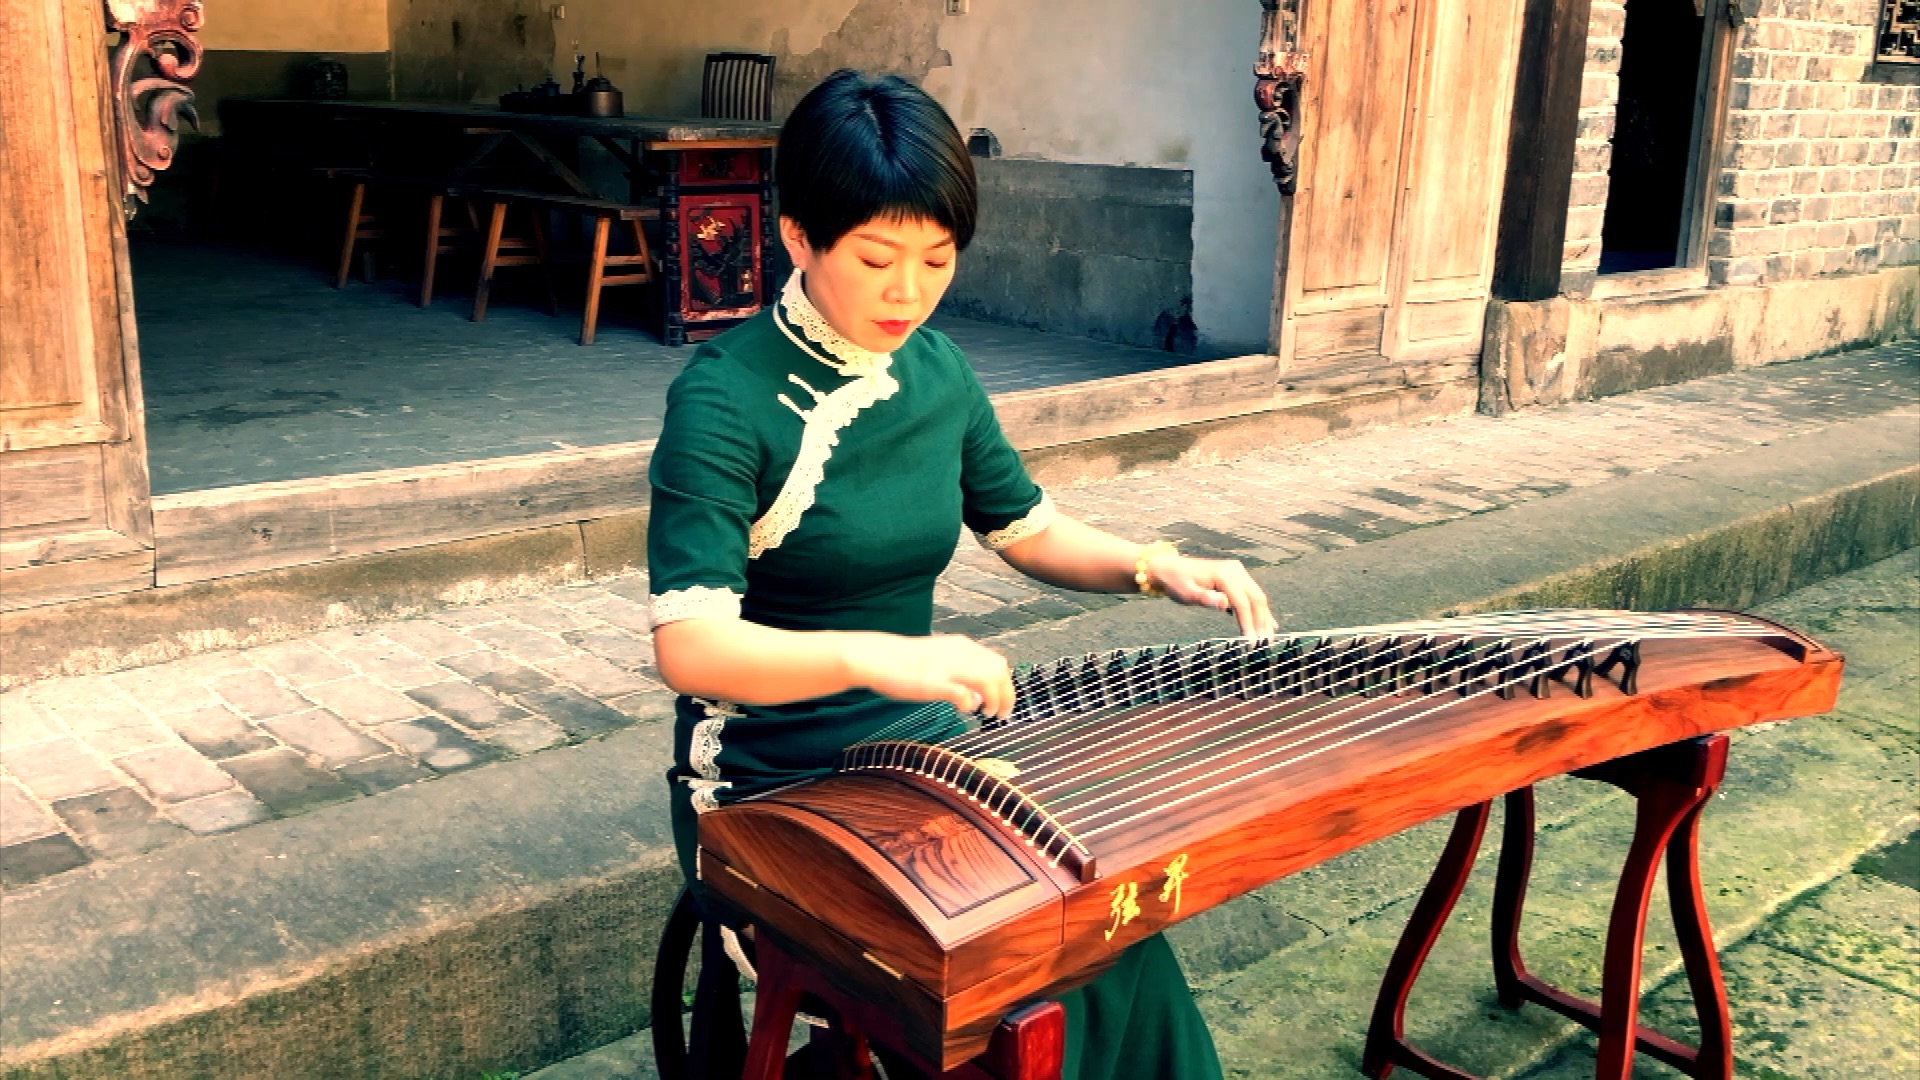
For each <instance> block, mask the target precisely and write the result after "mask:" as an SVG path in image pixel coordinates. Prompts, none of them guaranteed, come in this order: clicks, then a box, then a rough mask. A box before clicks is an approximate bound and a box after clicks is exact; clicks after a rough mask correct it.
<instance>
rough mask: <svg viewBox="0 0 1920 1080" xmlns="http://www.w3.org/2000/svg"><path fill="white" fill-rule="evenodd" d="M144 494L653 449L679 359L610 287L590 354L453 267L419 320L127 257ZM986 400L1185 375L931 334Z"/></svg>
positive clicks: (294, 269) (413, 312)
mask: <svg viewBox="0 0 1920 1080" xmlns="http://www.w3.org/2000/svg"><path fill="white" fill-rule="evenodd" d="M133 263H134V291H135V294H136V296H137V298H138V301H139V311H140V352H141V363H142V366H143V372H142V374H143V378H144V382H145V394H146V407H147V441H148V446H149V450H150V458H151V461H152V466H153V489H154V492H155V493H156V494H163V495H164V494H169V493H173V492H180V491H197V490H201V489H205V488H215V487H227V486H230V485H234V484H251V483H259V482H262V481H268V480H295V479H303V478H308V477H315V476H331V475H335V474H340V473H354V472H368V471H372V470H375V469H392V468H401V467H406V466H413V465H433V464H440V463H444V462H450V461H466V460H470V459H476V458H487V457H502V456H508V455H513V454H532V453H539V452H541V451H547V450H556V449H567V448H570V447H578V446H601V445H606V444H608V443H621V442H632V441H635V440H639V439H651V438H653V437H654V436H655V435H658V434H659V433H660V418H661V415H662V412H663V410H664V408H665V405H666V391H667V384H668V383H670V382H671V381H673V377H674V376H675V375H676V374H678V373H679V371H680V367H681V365H682V364H684V363H686V360H687V357H688V356H690V355H691V354H692V350H691V349H687V348H680V349H670V348H667V347H666V346H664V345H661V344H660V343H659V342H658V341H656V340H655V339H654V338H653V336H652V334H651V331H643V330H640V329H637V328H636V319H635V317H634V315H633V314H631V312H630V310H629V302H630V301H631V300H632V298H633V297H632V294H631V292H630V291H629V292H628V293H627V294H626V295H622V294H621V293H620V292H619V291H616V292H614V293H609V294H608V298H609V302H610V304H611V305H612V306H611V307H610V308H609V309H608V313H607V314H606V315H605V316H604V317H603V321H602V323H601V326H600V333H599V339H598V342H597V343H596V344H595V345H593V346H591V347H587V348H582V347H581V346H580V345H578V344H576V343H575V340H574V337H575V335H576V334H577V333H578V332H579V328H580V324H579V321H578V316H577V313H576V312H574V311H571V310H568V309H566V308H565V307H564V305H563V308H562V316H561V317H560V318H557V319H553V318H548V317H547V316H546V315H545V314H543V313H541V312H540V311H539V310H537V309H536V308H534V307H532V306H530V305H529V304H528V303H527V302H526V300H525V297H524V296H523V295H522V294H521V293H519V292H516V291H514V289H513V281H512V280H503V286H504V287H505V288H506V289H507V290H508V291H506V292H505V293H504V295H503V296H502V298H501V299H500V300H499V302H497V303H495V304H494V305H493V306H492V307H491V308H490V310H489V312H488V314H487V321H486V322H484V323H472V322H469V321H468V320H467V317H466V316H467V312H468V310H469V308H470V305H471V303H472V300H471V296H470V290H464V289H463V288H462V284H463V282H462V280H461V279H460V278H459V276H458V273H454V274H451V275H450V276H448V277H447V278H446V279H445V280H446V282H447V285H448V288H445V289H443V290H442V292H443V295H442V296H441V297H440V298H439V299H437V300H436V301H435V302H434V304H433V307H432V308H431V309H430V310H427V311H422V310H420V309H419V308H417V307H415V306H413V300H414V297H415V294H416V290H417V288H418V286H417V285H415V284H413V283H411V282H409V281H404V280H399V279H387V280H381V281H376V282H374V283H371V284H367V283H362V282H360V281H358V280H357V279H356V280H354V281H352V282H350V283H349V284H348V286H347V287H346V288H345V289H343V290H340V291H337V292H336V291H335V290H333V289H332V288H329V287H328V285H329V284H330V283H329V282H328V281H327V278H326V272H325V271H323V270H322V269H321V268H320V267H319V266H317V265H313V264H308V263H304V262H300V261H297V260H290V259H286V258H280V257H275V256H271V255H265V254H260V253H256V252H250V251H246V250H241V249H234V248H222V247H209V246H205V245H197V244H184V243H171V242H164V241H157V240H152V239H145V240H143V241H140V242H136V243H135V244H134V247H133ZM935 325H936V326H938V327H940V328H941V329H943V330H945V331H946V332H947V333H949V334H951V335H952V336H953V338H954V340H955V341H956V342H958V343H959V344H960V346H961V348H963V349H964V350H966V352H967V355H968V357H969V358H970V359H971V360H972V361H973V363H974V367H975V369H976V370H978V371H979V373H980V379H981V382H982V383H984V384H985V385H986V387H987V389H988V391H989V392H992V393H999V392H1001V391H1007V390H1024V389H1030V388H1034V387H1042V386H1057V385H1060V384H1063V383H1070V382H1079V381H1083V380H1087V379H1098V378H1105V377H1108V376H1112V375H1126V374H1133V373H1137V372H1142V371H1153V370H1158V369H1160V368H1166V367H1171V366H1177V365H1179V364H1184V363H1191V362H1193V361H1195V360H1199V359H1206V358H1207V357H1200V356H1175V355H1172V354H1169V353H1164V352H1156V351H1153V350H1150V349H1138V348H1131V347H1128V346H1122V345H1112V344H1108V343H1106V342H1098V341H1090V340H1086V339H1083V338H1074V337H1065V336H1062V335H1059V334H1042V333H1035V332H1033V331H1029V330H1016V329H1011V328H1008V327H1003V326H995V325H992V324H990V323H983V322H976V321H974V320H971V319H947V318H939V319H936V320H935Z"/></svg>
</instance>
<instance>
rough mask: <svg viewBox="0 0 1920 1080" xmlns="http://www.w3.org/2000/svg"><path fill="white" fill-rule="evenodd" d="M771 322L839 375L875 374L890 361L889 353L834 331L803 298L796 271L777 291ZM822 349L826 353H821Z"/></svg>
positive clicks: (802, 289)
mask: <svg viewBox="0 0 1920 1080" xmlns="http://www.w3.org/2000/svg"><path fill="white" fill-rule="evenodd" d="M783 316H784V318H783ZM773 321H774V323H775V324H776V325H778V326H779V327H780V332H781V333H783V334H785V335H787V339H788V340H789V341H792V342H793V343H794V344H795V345H798V346H799V347H800V349H801V350H802V351H803V352H806V353H809V354H811V355H812V356H813V358H814V359H816V360H818V361H820V362H821V363H823V364H825V365H827V366H828V367H830V368H832V369H833V370H835V371H837V372H839V373H840V374H842V375H872V374H876V373H878V372H882V371H885V370H887V365H888V364H890V363H892V362H893V354H892V353H883V352H874V351H873V350H872V349H863V348H861V347H860V346H858V345H855V344H854V343H853V342H851V341H849V340H847V338H846V337H845V336H844V335H842V334H841V333H840V331H838V330H835V329H834V328H833V326H832V324H830V323H828V322H827V317H826V316H825V315H822V314H820V309H819V308H816V307H814V306H813V301H811V300H809V299H807V291H806V289H804V288H803V287H802V286H801V284H800V272H799V271H797V270H796V271H794V273H793V275H792V276H791V277H789V278H787V284H786V287H785V288H783V289H781V290H780V303H779V305H778V306H777V307H775V308H774V312H773ZM789 324H791V325H789ZM795 328H797V329H798V330H799V331H800V334H804V335H805V336H806V338H807V340H806V341H802V340H800V336H799V335H796V334H795V333H794V332H793V331H794V329H795ZM822 352H825V354H826V355H824V356H823V355H821V353H822Z"/></svg>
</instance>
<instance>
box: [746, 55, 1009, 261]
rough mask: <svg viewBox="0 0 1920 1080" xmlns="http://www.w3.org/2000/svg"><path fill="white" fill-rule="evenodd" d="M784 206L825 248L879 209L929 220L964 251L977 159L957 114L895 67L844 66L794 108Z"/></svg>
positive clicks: (781, 177)
mask: <svg viewBox="0 0 1920 1080" xmlns="http://www.w3.org/2000/svg"><path fill="white" fill-rule="evenodd" d="M773 173H774V183H775V185H776V186H777V187H778V188H779V191H780V212H781V213H782V214H783V215H785V216H787V217H790V218H792V219H794V220H795V221H796V222H798V223H799V224H800V229H801V231H802V232H804V233H805V234H806V237H807V243H808V244H809V245H810V246H812V248H813V249H814V250H815V251H825V250H827V249H828V248H831V247H833V246H834V245H835V244H837V243H839V242H840V239H841V238H842V237H844V236H846V235H847V234H848V233H850V232H852V231H853V230H854V229H856V228H858V227H860V226H861V225H863V224H865V223H866V222H869V221H872V220H873V219H875V218H878V217H890V218H906V219H915V218H917V219H923V220H927V221H932V222H935V223H937V224H939V225H941V226H943V227H945V228H946V230H947V231H948V232H949V233H952V234H953V243H954V247H955V248H956V249H957V250H965V249H966V246H967V244H968V243H970V242H971V241H972V240H973V228H974V222H975V221H976V220H977V219H978V217H979V210H980V189H979V184H978V182H977V181H975V179H974V176H973V159H972V158H971V157H970V156H968V154H967V144H966V140H964V139H962V138H961V137H960V131H959V129H958V128H956V127H954V126H953V118H952V117H950V116H948V115H947V110H945V109H943V108H941V107H940V103H939V102H937V101H935V100H933V98H931V97H929V96H928V95H927V92H926V91H925V90H922V89H920V88H919V87H917V86H915V85H913V84H912V83H910V82H908V81H907V80H905V79H902V78H900V77H899V76H897V75H881V76H874V75H867V74H864V73H862V72H858V71H851V70H841V71H836V72H834V73H833V74H831V75H829V76H827V77H826V79H825V80H824V81H822V82H821V83H820V85H818V86H816V87H814V88H813V89H812V90H809V91H807V96H806V97H803V98H801V99H800V104H798V105H796V106H794V109H793V113H792V114H791V115H789V116H788V117H787V122H786V124H785V125H783V126H782V127H781V129H780V145H779V148H778V150H777V151H776V152H775V158H774V170H773Z"/></svg>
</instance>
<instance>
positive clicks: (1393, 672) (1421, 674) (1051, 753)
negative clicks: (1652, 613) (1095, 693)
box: [949, 635, 1644, 793]
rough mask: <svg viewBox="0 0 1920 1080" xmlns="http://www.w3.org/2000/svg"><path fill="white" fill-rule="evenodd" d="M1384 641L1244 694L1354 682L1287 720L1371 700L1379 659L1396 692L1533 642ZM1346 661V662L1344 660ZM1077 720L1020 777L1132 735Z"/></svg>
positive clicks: (1159, 723)
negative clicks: (1294, 684)
mask: <svg viewBox="0 0 1920 1080" xmlns="http://www.w3.org/2000/svg"><path fill="white" fill-rule="evenodd" d="M1643 636H1644V635H1643ZM1383 641H1384V642H1385V644H1384V645H1381V647H1380V648H1374V647H1373V646H1374V645H1375V644H1379V643H1366V644H1367V645H1368V648H1366V649H1354V648H1348V647H1346V646H1345V644H1344V643H1342V644H1341V645H1337V646H1335V647H1334V648H1333V649H1332V650H1331V652H1332V654H1333V655H1332V657H1331V659H1336V660H1344V661H1345V662H1342V663H1337V664H1335V665H1334V666H1332V667H1325V666H1324V665H1320V666H1314V665H1303V670H1301V671H1298V672H1280V673H1273V672H1269V673H1268V675H1267V676H1266V677H1265V678H1264V679H1256V680H1250V681H1249V682H1248V683H1247V685H1246V690H1247V693H1246V694H1245V695H1244V696H1245V697H1248V698H1252V697H1257V696H1260V695H1262V694H1263V692H1264V691H1266V690H1268V689H1271V688H1272V687H1273V686H1275V685H1276V684H1278V683H1279V682H1280V681H1281V680H1283V679H1284V680H1287V681H1289V682H1291V681H1294V680H1296V679H1299V678H1306V679H1312V680H1318V681H1324V682H1326V683H1327V684H1329V685H1332V686H1340V685H1345V684H1353V685H1354V687H1355V689H1354V690H1353V691H1352V692H1349V693H1346V694H1335V695H1334V696H1333V697H1332V698H1330V699H1315V700H1312V701H1307V702H1303V707H1302V708H1300V709H1298V710H1296V711H1294V712H1292V713H1284V714H1282V715H1281V717H1279V719H1288V718H1292V717H1296V716H1299V715H1302V714H1303V713H1306V712H1310V711H1313V710H1317V709H1323V708H1325V707H1326V706H1327V704H1328V703H1329V701H1340V700H1346V699H1347V698H1350V697H1352V696H1354V695H1355V694H1358V695H1362V696H1371V695H1372V694H1374V693H1376V692H1378V691H1380V690H1381V689H1382V685H1381V683H1380V682H1378V681H1369V680H1368V679H1366V678H1365V677H1364V676H1367V675H1370V674H1375V672H1374V669H1373V666H1372V665H1377V664H1378V663H1379V662H1381V661H1383V660H1384V661H1385V662H1386V664H1387V667H1388V669H1390V672H1389V673H1388V674H1387V675H1386V679H1385V681H1386V682H1387V683H1389V684H1391V689H1393V690H1395V691H1397V690H1398V689H1401V688H1402V687H1407V686H1411V685H1413V684H1418V683H1421V682H1424V681H1427V679H1426V678H1425V676H1430V675H1432V674H1433V673H1434V672H1435V671H1437V670H1438V669H1440V668H1442V667H1448V668H1453V667H1458V668H1461V669H1466V670H1467V672H1468V674H1469V675H1471V674H1472V670H1471V669H1473V668H1475V667H1476V666H1478V665H1479V664H1481V663H1482V662H1484V661H1485V660H1486V659H1488V658H1490V657H1493V656H1498V655H1501V654H1503V653H1504V652H1505V651H1506V650H1509V649H1512V648H1514V647H1516V646H1529V645H1531V644H1532V643H1531V642H1527V641H1525V640H1521V639H1515V638H1510V637H1509V638H1498V639H1489V640H1484V641H1479V642H1470V641H1461V640H1460V639H1454V640H1445V639H1438V638H1433V637H1428V638H1425V639H1422V640H1421V641H1420V643H1419V645H1418V646H1416V647H1415V648H1414V649H1413V651H1412V652H1406V651H1404V648H1405V646H1404V645H1403V644H1402V643H1401V639H1397V638H1386V639H1383ZM1459 648H1466V649H1467V652H1466V653H1465V654H1461V653H1459V652H1458V651H1456V650H1457V649H1459ZM1435 654H1440V656H1439V659H1437V660H1434V661H1433V662H1432V663H1428V664H1422V663H1420V661H1422V660H1423V659H1424V658H1427V657H1431V656H1434V655H1435ZM1349 657H1350V659H1348V658H1349ZM1482 677H1484V676H1482ZM1469 681H1471V680H1469ZM1236 696H1238V695H1236ZM1213 704H1214V703H1213V702H1207V703H1206V705H1207V706H1212V705H1213ZM1188 711H1189V712H1190V713H1193V714H1194V715H1193V718H1192V719H1190V720H1188V721H1187V722H1186V723H1183V724H1178V725H1174V726H1173V727H1172V728H1167V727H1165V725H1166V722H1167V721H1168V720H1171V719H1176V718H1178V717H1179V716H1180V715H1181V714H1180V713H1173V714H1168V715H1165V716H1156V717H1153V718H1151V720H1148V721H1147V722H1148V723H1151V724H1153V725H1155V726H1156V727H1159V728H1160V729H1161V730H1159V731H1157V732H1156V735H1159V736H1161V737H1163V738H1164V737H1165V736H1169V735H1171V734H1173V733H1174V732H1175V731H1179V730H1184V729H1186V728H1191V727H1193V726H1195V725H1197V724H1201V723H1204V722H1206V721H1208V720H1210V719H1212V718H1213V713H1212V712H1211V711H1209V710H1208V709H1207V708H1206V707H1196V708H1194V709H1190V710H1188ZM1075 719H1077V718H1066V719H1065V721H1064V723H1065V727H1066V730H1059V729H1060V727H1061V726H1062V725H1061V724H1060V723H1054V724H1049V725H1047V726H1048V727H1049V728H1050V729H1053V730H1052V734H1050V735H1045V736H1043V737H1041V738H1039V739H1037V740H1034V741H1032V742H1029V743H1025V744H1022V745H1020V746H1019V747H1018V748H1017V749H1014V750H1012V751H1011V752H1012V753H1014V754H1015V756H1025V755H1029V754H1032V753H1033V752H1035V751H1037V750H1039V749H1040V748H1042V747H1045V748H1046V749H1047V756H1046V759H1045V760H1044V762H1042V763H1040V764H1038V765H1036V766H1034V767H1031V768H1028V769H1025V770H1023V775H1025V776H1027V777H1029V778H1032V777H1034V776H1036V775H1050V774H1052V773H1056V772H1060V771H1062V770H1064V769H1067V768H1073V767H1076V766H1078V765H1080V764H1081V762H1080V760H1079V759H1080V758H1081V757H1083V756H1084V755H1085V754H1086V753H1087V752H1088V751H1090V750H1094V749H1098V748H1099V747H1100V746H1101V745H1103V744H1105V743H1110V742H1114V741H1118V740H1121V739H1125V738H1128V736H1129V735H1130V734H1131V732H1129V731H1120V732H1117V733H1116V732H1114V731H1113V729H1111V728H1097V727H1091V726H1089V725H1085V724H1079V725H1076V724H1075V723H1074V720H1075ZM1076 733H1077V737H1071V736H1075V735H1076ZM1101 734H1105V735H1106V736H1107V737H1106V738H1105V739H1103V740H1101V741H1100V742H1096V743H1094V744H1093V745H1092V746H1079V747H1078V749H1073V752H1072V753H1067V751H1068V750H1069V749H1072V748H1074V747H1076V746H1077V745H1078V744H1081V743H1085V742H1086V741H1087V740H1088V739H1091V738H1095V737H1096V736H1098V735H1101ZM1062 738H1067V740H1068V741H1066V742H1064V743H1062V742H1059V740H1060V739H1062ZM949 745H950V747H951V748H953V749H960V748H959V747H958V746H956V745H953V744H949ZM1135 745H1138V744H1135ZM969 749H975V748H969ZM976 752H979V751H977V749H976ZM1000 752H1003V753H1005V752H1008V751H1005V750H1002V751H1000ZM1154 752H1155V751H1154V749H1153V748H1149V749H1147V750H1142V751H1140V753H1138V754H1136V755H1135V756H1137V757H1141V756H1147V755H1149V754H1151V753H1154ZM1098 764H1103V765H1105V764H1111V763H1110V762H1098ZM1029 790H1035V791H1036V793H1038V791H1039V786H1038V785H1036V786H1035V787H1030V789H1029Z"/></svg>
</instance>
